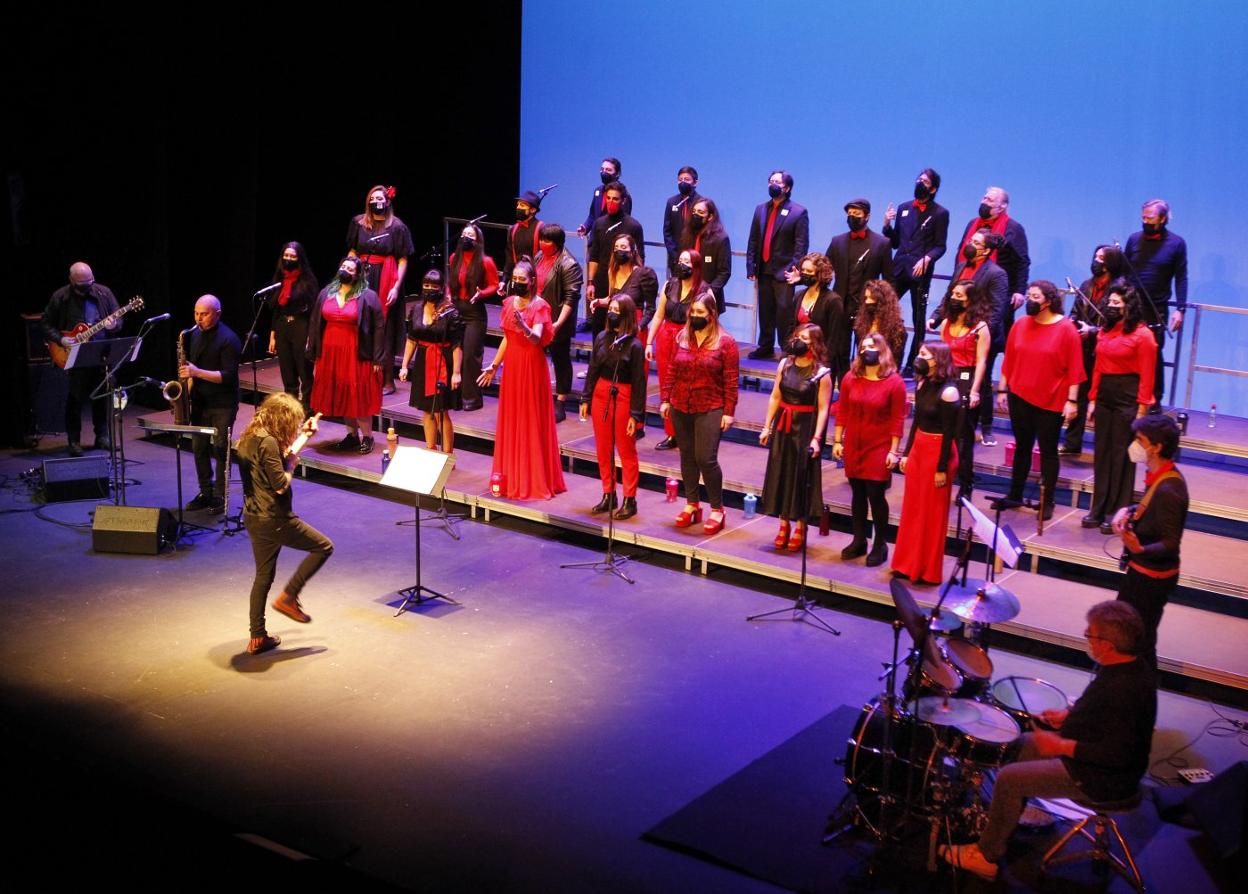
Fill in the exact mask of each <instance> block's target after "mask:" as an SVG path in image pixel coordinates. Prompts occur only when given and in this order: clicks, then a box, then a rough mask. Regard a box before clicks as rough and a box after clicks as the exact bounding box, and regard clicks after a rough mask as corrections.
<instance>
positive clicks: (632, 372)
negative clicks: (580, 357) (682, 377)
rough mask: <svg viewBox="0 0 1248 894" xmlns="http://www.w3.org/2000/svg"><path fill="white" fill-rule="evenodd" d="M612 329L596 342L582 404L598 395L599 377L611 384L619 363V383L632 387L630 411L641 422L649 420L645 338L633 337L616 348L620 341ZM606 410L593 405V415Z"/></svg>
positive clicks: (586, 377) (606, 331)
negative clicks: (616, 364)
mask: <svg viewBox="0 0 1248 894" xmlns="http://www.w3.org/2000/svg"><path fill="white" fill-rule="evenodd" d="M618 337H619V336H617V335H616V334H615V333H613V332H612V331H611V330H610V329H607V330H604V331H602V332H599V333H598V337H597V338H595V339H594V353H593V356H592V357H590V360H589V372H588V373H586V374H585V390H584V391H582V392H581V403H589V402H590V399H591V398H592V397H593V396H594V386H595V385H597V384H598V379H599V378H605V379H606V380H607V381H610V380H611V379H612V377H614V376H615V363H616V360H619V363H620V376H619V379H617V381H619V382H622V383H628V384H630V385H631V386H632V391H631V393H630V394H629V406H628V411H629V415H631V416H632V417H633V418H634V419H635V420H637V421H638V422H645V421H646V352H645V349H644V348H643V347H642V346H641V339H639V338H636V337H634V336H629V337H628V338H626V339H625V340H624V343H623V344H621V345H618V346H616V347H612V343H613V342H614V341H615V339H616V338H618ZM605 409H606V408H605V407H600V406H595V405H593V404H591V405H590V408H589V411H590V412H591V413H602V412H603V410H605Z"/></svg>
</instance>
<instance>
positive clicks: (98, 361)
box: [65, 335, 143, 506]
mask: <svg viewBox="0 0 1248 894" xmlns="http://www.w3.org/2000/svg"><path fill="white" fill-rule="evenodd" d="M142 347H143V336H142V335H127V336H124V337H122V338H105V339H100V340H98V341H88V342H83V343H82V344H77V345H74V346H72V347H71V348H70V349H69V357H67V358H66V360H65V369H66V371H68V370H71V369H78V368H84V369H85V368H88V367H92V366H102V367H104V380H103V381H102V382H100V384H99V385H98V386H97V387H96V389H95V390H94V391H92V392H91V400H104V399H106V398H107V400H108V440H109V442H110V443H109V447H108V456H109V464H110V465H111V466H112V471H113V503H115V504H116V505H118V506H125V505H126V448H125V441H124V439H123V431H124V428H125V418H124V416H123V412H124V411H125V409H126V403H127V400H128V398H127V397H126V391H125V389H124V388H121V387H119V386H118V385H117V373H118V372H119V371H120V370H121V368H122V366H124V365H125V364H127V363H132V362H133V361H135V360H137V359H138V357H139V349H140V348H142Z"/></svg>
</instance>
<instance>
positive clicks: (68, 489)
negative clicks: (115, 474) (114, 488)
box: [43, 454, 109, 503]
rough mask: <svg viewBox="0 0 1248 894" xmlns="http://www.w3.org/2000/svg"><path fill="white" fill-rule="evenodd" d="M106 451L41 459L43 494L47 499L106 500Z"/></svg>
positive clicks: (50, 500)
mask: <svg viewBox="0 0 1248 894" xmlns="http://www.w3.org/2000/svg"><path fill="white" fill-rule="evenodd" d="M108 478H109V466H108V455H107V454H104V455H100V456H75V457H68V458H65V459H45V460H44V461H43V498H44V500H46V501H47V502H49V503H61V502H64V501H66V500H107V499H108Z"/></svg>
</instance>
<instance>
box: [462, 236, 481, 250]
mask: <svg viewBox="0 0 1248 894" xmlns="http://www.w3.org/2000/svg"><path fill="white" fill-rule="evenodd" d="M476 247H477V240H476V239H473V238H472V237H471V236H460V237H459V248H460V250H461V251H472V250H473V249H474V248H476Z"/></svg>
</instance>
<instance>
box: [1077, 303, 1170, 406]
mask: <svg viewBox="0 0 1248 894" xmlns="http://www.w3.org/2000/svg"><path fill="white" fill-rule="evenodd" d="M1156 363H1157V340H1156V339H1155V338H1153V333H1151V332H1149V331H1148V327H1147V326H1141V325H1137V326H1136V327H1135V330H1134V331H1133V332H1131V333H1129V334H1128V333H1124V332H1123V331H1122V324H1121V323H1119V324H1118V325H1117V326H1115V327H1114V328H1113V329H1102V330H1101V331H1100V332H1099V333H1098V334H1097V336H1096V365H1095V366H1094V367H1092V387H1091V389H1089V390H1088V400H1096V394H1097V391H1098V390H1099V389H1100V387H1101V376H1118V375H1131V374H1134V375H1137V376H1139V377H1140V387H1139V390H1138V391H1137V392H1136V401H1135V402H1136V403H1140V404H1151V403H1152V402H1153V380H1154V378H1155V376H1156V373H1157V367H1156Z"/></svg>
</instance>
